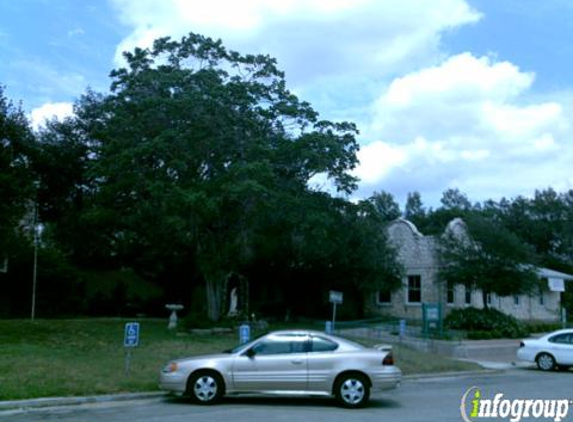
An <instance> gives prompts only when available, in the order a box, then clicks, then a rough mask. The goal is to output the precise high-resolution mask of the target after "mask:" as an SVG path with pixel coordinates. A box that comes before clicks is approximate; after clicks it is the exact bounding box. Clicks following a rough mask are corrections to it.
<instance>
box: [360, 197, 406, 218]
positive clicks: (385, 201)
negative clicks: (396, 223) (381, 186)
mask: <svg viewBox="0 0 573 422" xmlns="http://www.w3.org/2000/svg"><path fill="white" fill-rule="evenodd" d="M368 200H369V201H370V202H371V203H372V205H373V206H374V210H375V211H376V213H377V214H378V215H379V217H380V218H381V219H382V221H386V222H389V221H392V220H395V219H396V218H398V217H400V215H401V214H402V213H401V212H400V206H399V205H398V203H397V202H396V200H395V199H394V196H393V195H392V194H391V193H389V192H385V191H381V192H374V194H373V195H372V196H371V197H370V198H369V199H368Z"/></svg>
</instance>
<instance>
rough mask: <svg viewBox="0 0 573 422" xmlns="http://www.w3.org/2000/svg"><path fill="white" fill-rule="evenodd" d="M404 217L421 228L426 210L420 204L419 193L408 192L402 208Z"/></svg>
mask: <svg viewBox="0 0 573 422" xmlns="http://www.w3.org/2000/svg"><path fill="white" fill-rule="evenodd" d="M404 217H405V218H406V219H407V220H410V221H411V222H412V223H414V224H415V225H416V226H417V227H419V228H421V226H422V224H423V221H424V219H425V218H426V210H425V208H424V205H423V203H422V197H421V195H420V192H409V193H408V197H407V199H406V206H405V208H404Z"/></svg>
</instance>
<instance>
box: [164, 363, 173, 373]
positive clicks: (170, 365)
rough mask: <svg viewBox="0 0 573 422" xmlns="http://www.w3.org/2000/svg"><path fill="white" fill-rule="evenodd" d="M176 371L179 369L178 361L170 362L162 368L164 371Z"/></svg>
mask: <svg viewBox="0 0 573 422" xmlns="http://www.w3.org/2000/svg"><path fill="white" fill-rule="evenodd" d="M175 371H177V363H176V362H169V363H168V364H167V365H165V366H164V367H163V369H162V372H175Z"/></svg>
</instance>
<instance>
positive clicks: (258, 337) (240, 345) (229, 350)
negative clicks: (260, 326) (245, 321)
mask: <svg viewBox="0 0 573 422" xmlns="http://www.w3.org/2000/svg"><path fill="white" fill-rule="evenodd" d="M267 334H268V333H263V334H260V335H258V336H256V337H255V338H254V339H252V340H251V341H249V342H248V343H243V344H239V345H237V346H235V347H233V348H232V349H227V350H224V351H223V353H231V354H232V353H237V352H239V351H241V350H242V349H245V348H249V347H250V346H251V345H252V344H253V343H255V342H256V341H257V340H258V339H260V338H261V337H263V336H265V335H267Z"/></svg>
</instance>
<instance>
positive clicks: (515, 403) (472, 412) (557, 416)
mask: <svg viewBox="0 0 573 422" xmlns="http://www.w3.org/2000/svg"><path fill="white" fill-rule="evenodd" d="M571 406H573V400H569V399H549V400H548V399H506V398H504V394H503V393H497V394H495V395H494V397H493V399H486V398H483V397H482V392H481V390H480V389H479V388H478V387H471V388H469V389H468V390H467V391H466V392H465V393H464V395H463V396H462V401H461V405H460V412H461V415H462V419H463V420H464V421H465V422H472V421H477V420H479V419H484V418H501V419H509V421H510V422H520V421H521V420H522V419H530V418H533V419H549V420H553V421H554V422H560V421H562V420H563V419H564V418H566V417H567V415H568V413H569V408H570V407H571Z"/></svg>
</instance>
